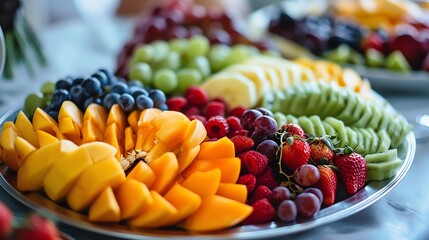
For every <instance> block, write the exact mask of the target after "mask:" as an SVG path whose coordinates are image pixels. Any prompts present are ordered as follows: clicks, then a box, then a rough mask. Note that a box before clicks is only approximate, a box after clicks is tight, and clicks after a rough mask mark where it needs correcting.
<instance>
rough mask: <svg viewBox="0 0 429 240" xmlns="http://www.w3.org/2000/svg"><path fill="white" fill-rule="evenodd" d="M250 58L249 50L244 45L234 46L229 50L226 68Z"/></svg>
mask: <svg viewBox="0 0 429 240" xmlns="http://www.w3.org/2000/svg"><path fill="white" fill-rule="evenodd" d="M250 56H252V52H251V49H249V47H248V46H246V45H241V44H240V45H235V46H234V47H232V49H231V54H230V55H229V57H228V60H227V62H228V66H229V65H233V64H236V63H240V62H243V61H244V60H246V59H247V58H249V57H250Z"/></svg>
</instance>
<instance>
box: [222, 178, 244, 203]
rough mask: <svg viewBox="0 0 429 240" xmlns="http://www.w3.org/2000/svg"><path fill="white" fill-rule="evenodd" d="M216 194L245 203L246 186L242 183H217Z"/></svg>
mask: <svg viewBox="0 0 429 240" xmlns="http://www.w3.org/2000/svg"><path fill="white" fill-rule="evenodd" d="M216 195H219V196H222V197H226V198H229V199H232V200H235V201H237V202H241V203H246V200H247V187H246V185H243V184H235V183H221V184H219V188H218V189H217V192H216Z"/></svg>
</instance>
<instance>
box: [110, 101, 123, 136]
mask: <svg viewBox="0 0 429 240" xmlns="http://www.w3.org/2000/svg"><path fill="white" fill-rule="evenodd" d="M112 123H115V124H116V126H117V127H118V130H119V133H122V134H124V132H125V127H126V126H127V118H126V116H125V113H124V111H122V109H121V107H120V106H119V104H115V105H113V106H112V108H110V111H109V114H108V116H107V122H106V126H109V125H110V124H112Z"/></svg>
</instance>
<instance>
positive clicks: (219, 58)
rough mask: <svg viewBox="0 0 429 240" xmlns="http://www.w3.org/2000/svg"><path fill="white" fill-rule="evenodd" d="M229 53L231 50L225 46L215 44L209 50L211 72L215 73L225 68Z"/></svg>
mask: <svg viewBox="0 0 429 240" xmlns="http://www.w3.org/2000/svg"><path fill="white" fill-rule="evenodd" d="M230 53H231V48H230V47H229V46H227V45H223V44H217V45H215V46H213V47H212V48H211V49H210V52H209V55H208V59H209V62H210V65H211V69H212V70H213V72H217V71H220V70H222V69H223V68H224V67H226V64H227V59H228V57H229V54H230Z"/></svg>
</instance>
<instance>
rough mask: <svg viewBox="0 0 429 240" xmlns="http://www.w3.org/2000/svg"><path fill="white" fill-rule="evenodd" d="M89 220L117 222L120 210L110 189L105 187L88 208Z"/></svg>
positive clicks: (119, 217) (119, 218)
mask: <svg viewBox="0 0 429 240" xmlns="http://www.w3.org/2000/svg"><path fill="white" fill-rule="evenodd" d="M89 220H90V221H93V222H118V221H119V220H121V209H120V208H119V205H118V203H117V201H116V198H115V195H114V193H113V190H112V188H111V187H107V188H106V189H104V190H103V192H101V194H100V195H99V196H98V197H97V199H96V200H95V202H94V203H93V204H92V205H91V207H90V208H89Z"/></svg>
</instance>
